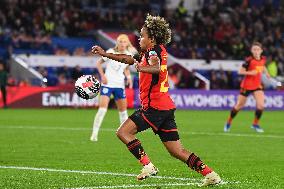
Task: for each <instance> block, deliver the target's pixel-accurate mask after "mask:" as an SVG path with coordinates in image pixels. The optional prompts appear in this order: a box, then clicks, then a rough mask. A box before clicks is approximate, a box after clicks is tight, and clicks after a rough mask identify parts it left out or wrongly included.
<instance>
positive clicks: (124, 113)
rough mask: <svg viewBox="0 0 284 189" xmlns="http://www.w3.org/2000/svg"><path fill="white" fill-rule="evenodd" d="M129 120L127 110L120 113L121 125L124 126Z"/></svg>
mask: <svg viewBox="0 0 284 189" xmlns="http://www.w3.org/2000/svg"><path fill="white" fill-rule="evenodd" d="M127 118H128V114H127V110H125V111H123V112H119V121H120V124H122V123H123V122H124V121H125V120H127Z"/></svg>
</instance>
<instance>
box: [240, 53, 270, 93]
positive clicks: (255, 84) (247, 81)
mask: <svg viewBox="0 0 284 189" xmlns="http://www.w3.org/2000/svg"><path fill="white" fill-rule="evenodd" d="M265 63H266V58H265V57H264V56H261V59H260V60H256V59H255V58H253V57H252V56H250V57H248V58H246V61H245V63H244V64H243V65H242V66H243V67H244V68H245V69H246V70H247V71H252V70H256V71H257V74H256V75H246V76H245V77H244V79H243V80H242V82H241V89H240V94H241V95H243V96H248V95H249V94H250V93H252V92H254V91H257V90H263V87H262V84H261V74H262V72H263V69H264V67H265Z"/></svg>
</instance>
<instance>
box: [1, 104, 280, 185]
mask: <svg viewBox="0 0 284 189" xmlns="http://www.w3.org/2000/svg"><path fill="white" fill-rule="evenodd" d="M131 112H133V110H129V113H131ZM95 113H96V110H82V109H56V110H53V109H42V110H38V109H37V110H26V109H24V110H21V109H18V110H14V109H7V110H0V188H1V189H2V188H13V189H14V188H90V189H91V188H119V187H120V186H124V188H156V189H157V188H159V189H161V188H198V186H197V185H196V183H199V182H200V180H201V179H202V177H201V176H200V175H199V174H197V173H195V172H193V171H191V170H189V169H188V168H187V167H186V165H185V164H184V163H182V162H180V161H178V160H175V159H174V158H172V157H171V156H170V155H169V154H168V153H167V151H166V150H165V148H164V147H163V145H162V144H161V142H160V141H159V138H158V136H155V135H154V134H153V132H152V130H150V129H149V130H147V131H146V132H143V133H140V134H138V138H139V139H140V140H141V142H142V145H143V147H144V149H145V151H146V153H147V154H148V155H149V156H150V158H151V160H152V162H153V163H154V164H155V165H156V166H157V167H158V168H159V170H160V172H159V175H158V176H159V177H152V178H149V179H147V180H145V181H143V182H138V181H136V178H135V175H136V174H138V173H139V172H140V169H141V166H140V165H139V164H138V162H137V160H136V159H135V158H134V157H133V156H132V154H130V153H129V152H128V150H127V148H126V146H125V145H124V144H122V143H121V142H120V141H119V140H118V139H117V137H116V135H115V129H116V128H117V127H118V125H119V123H118V122H119V121H118V120H119V119H118V112H117V111H116V110H109V111H108V112H107V115H106V117H105V119H104V122H103V125H102V131H101V132H100V135H99V141H98V142H96V143H93V142H91V141H89V137H90V132H91V127H92V123H93V117H94V115H95ZM228 114H229V112H228V111H181V110H177V111H176V122H177V124H178V129H179V131H180V136H181V141H182V143H183V145H184V147H186V148H187V149H190V150H191V151H193V152H195V153H196V154H198V155H199V156H200V157H201V159H203V161H204V162H205V163H207V164H208V165H209V166H210V167H212V168H214V169H215V171H216V172H218V173H219V174H220V176H221V177H222V179H224V181H226V182H227V183H225V184H223V185H219V186H216V187H214V188H245V189H247V188H264V189H267V188H269V189H271V188H284V112H277V111H274V112H264V114H263V117H262V120H261V126H263V128H264V130H265V133H262V134H258V133H255V132H254V131H253V130H251V128H250V124H251V122H252V120H253V116H254V112H252V111H242V112H240V113H239V115H238V116H237V117H236V119H235V120H234V122H233V126H232V129H231V132H230V133H228V134H227V133H223V125H224V122H225V120H226V118H227V116H228ZM39 168H42V169H39ZM169 177H174V178H169Z"/></svg>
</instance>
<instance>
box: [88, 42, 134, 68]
mask: <svg viewBox="0 0 284 189" xmlns="http://www.w3.org/2000/svg"><path fill="white" fill-rule="evenodd" d="M92 53H94V54H98V55H101V56H104V57H107V58H109V59H112V60H116V61H118V62H121V63H124V64H129V65H132V64H134V62H135V60H134V58H133V57H132V56H130V55H126V54H113V53H107V52H105V50H103V49H102V48H101V47H100V46H93V47H92Z"/></svg>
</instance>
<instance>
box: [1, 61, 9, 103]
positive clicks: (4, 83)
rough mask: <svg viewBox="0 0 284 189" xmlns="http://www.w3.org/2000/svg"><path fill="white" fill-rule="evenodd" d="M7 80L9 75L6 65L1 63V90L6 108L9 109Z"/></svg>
mask: <svg viewBox="0 0 284 189" xmlns="http://www.w3.org/2000/svg"><path fill="white" fill-rule="evenodd" d="M7 78H8V73H7V71H6V70H5V67H4V63H2V61H0V88H1V94H2V99H3V104H4V108H6V107H7V91H6V86H7Z"/></svg>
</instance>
